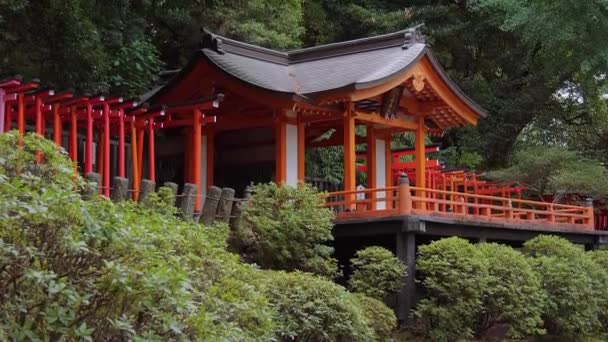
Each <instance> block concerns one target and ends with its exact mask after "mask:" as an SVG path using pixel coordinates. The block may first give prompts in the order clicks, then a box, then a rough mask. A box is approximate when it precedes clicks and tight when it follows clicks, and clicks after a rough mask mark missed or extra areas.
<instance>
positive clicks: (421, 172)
mask: <svg viewBox="0 0 608 342" xmlns="http://www.w3.org/2000/svg"><path fill="white" fill-rule="evenodd" d="M424 140H425V132H424V117H422V116H420V117H418V128H417V129H416V137H415V143H414V145H415V159H416V187H418V188H424V187H426V172H425V171H426V154H425V144H424ZM416 196H418V197H424V196H425V192H424V191H420V190H419V191H418V192H417V193H416ZM418 209H422V208H418Z"/></svg>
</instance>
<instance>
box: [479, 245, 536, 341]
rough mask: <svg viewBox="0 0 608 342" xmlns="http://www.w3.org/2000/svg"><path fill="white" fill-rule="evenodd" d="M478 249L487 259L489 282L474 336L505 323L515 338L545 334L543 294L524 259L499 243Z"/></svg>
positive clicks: (480, 246)
mask: <svg viewBox="0 0 608 342" xmlns="http://www.w3.org/2000/svg"><path fill="white" fill-rule="evenodd" d="M479 249H480V251H481V253H482V254H483V256H484V258H485V259H486V260H487V265H488V280H487V283H486V287H485V288H484V295H483V304H482V310H481V315H480V317H479V320H478V321H479V326H478V328H477V331H476V334H477V335H483V334H484V333H485V332H486V331H487V330H488V329H490V328H492V327H494V326H496V325H497V324H507V325H508V326H509V328H510V330H509V335H510V336H511V337H515V338H521V337H525V336H530V335H537V334H542V333H544V331H543V330H542V328H541V327H542V323H543V321H542V319H541V315H542V312H543V308H544V304H545V293H544V291H543V289H542V285H541V282H540V279H539V277H538V276H537V275H536V273H535V272H534V270H533V269H532V266H531V265H530V264H529V262H528V260H527V259H526V257H525V256H524V255H523V254H522V253H520V252H518V251H516V250H515V249H513V248H511V247H508V246H503V245H498V244H481V245H479Z"/></svg>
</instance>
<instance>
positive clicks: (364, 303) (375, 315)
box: [353, 293, 397, 342]
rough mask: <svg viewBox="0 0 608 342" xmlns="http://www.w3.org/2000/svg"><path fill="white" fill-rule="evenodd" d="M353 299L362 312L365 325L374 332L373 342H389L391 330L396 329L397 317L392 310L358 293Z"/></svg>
mask: <svg viewBox="0 0 608 342" xmlns="http://www.w3.org/2000/svg"><path fill="white" fill-rule="evenodd" d="M353 298H354V300H355V301H356V302H357V305H358V306H359V308H361V310H362V311H363V315H364V316H365V319H366V320H367V324H368V325H369V326H370V327H371V328H372V329H373V330H374V334H375V335H376V339H375V341H378V342H385V341H390V338H391V334H392V332H393V330H395V328H397V317H395V313H394V312H393V310H391V309H390V308H389V307H387V306H386V304H384V303H383V302H381V301H379V300H377V299H374V298H370V297H367V296H365V295H363V294H360V293H355V294H354V295H353Z"/></svg>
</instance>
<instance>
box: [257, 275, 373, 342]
mask: <svg viewBox="0 0 608 342" xmlns="http://www.w3.org/2000/svg"><path fill="white" fill-rule="evenodd" d="M262 281H263V283H262V288H263V291H264V292H265V293H266V295H267V297H268V298H269V299H270V301H271V305H272V306H273V307H274V308H275V310H276V311H277V316H276V318H275V319H276V320H277V322H278V336H279V337H280V338H282V339H283V340H296V341H371V340H373V339H374V332H373V330H372V329H371V328H370V327H369V326H368V323H367V320H366V315H365V314H364V313H363V310H362V309H361V308H360V306H359V305H358V302H357V301H356V300H355V298H353V296H352V295H351V294H350V293H348V291H346V289H344V288H343V287H341V286H339V285H336V284H334V283H333V282H331V281H328V280H327V279H324V278H321V277H318V276H314V275H311V274H306V273H301V272H292V273H286V272H283V271H267V272H266V277H264V278H263V280H262Z"/></svg>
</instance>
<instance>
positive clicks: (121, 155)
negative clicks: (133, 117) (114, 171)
mask: <svg viewBox="0 0 608 342" xmlns="http://www.w3.org/2000/svg"><path fill="white" fill-rule="evenodd" d="M118 177H125V111H124V109H122V108H121V109H120V110H119V111H118Z"/></svg>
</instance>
